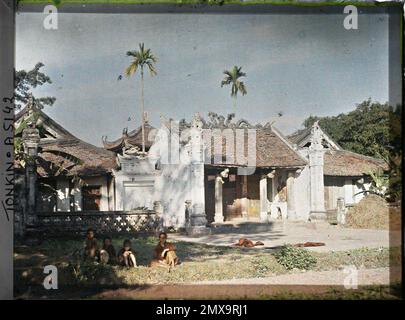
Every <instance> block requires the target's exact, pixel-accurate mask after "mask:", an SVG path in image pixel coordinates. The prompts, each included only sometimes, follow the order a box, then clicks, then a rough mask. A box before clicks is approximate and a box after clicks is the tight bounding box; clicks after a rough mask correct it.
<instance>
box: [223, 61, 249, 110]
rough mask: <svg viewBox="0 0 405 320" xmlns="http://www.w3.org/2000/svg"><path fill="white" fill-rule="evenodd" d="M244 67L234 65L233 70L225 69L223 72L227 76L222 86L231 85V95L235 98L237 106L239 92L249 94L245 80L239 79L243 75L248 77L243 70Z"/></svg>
mask: <svg viewBox="0 0 405 320" xmlns="http://www.w3.org/2000/svg"><path fill="white" fill-rule="evenodd" d="M241 70H242V67H238V66H234V67H233V68H232V69H231V70H225V71H224V72H223V73H224V74H225V78H224V79H223V80H222V81H221V88H222V87H223V86H227V85H231V97H232V98H233V99H234V100H233V106H234V108H236V98H237V96H238V92H240V93H241V94H242V96H244V95H245V94H247V91H246V87H245V84H244V83H243V81H240V80H239V79H240V78H242V77H246V73H244V72H242V71H241Z"/></svg>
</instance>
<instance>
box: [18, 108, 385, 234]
mask: <svg viewBox="0 0 405 320" xmlns="http://www.w3.org/2000/svg"><path fill="white" fill-rule="evenodd" d="M34 111H35V112H34ZM34 115H35V117H34ZM23 121H25V122H27V123H28V122H29V123H30V125H29V126H28V127H27V128H26V129H25V130H24V131H23V132H22V133H17V134H16V136H17V137H18V134H20V135H21V137H22V141H23V145H24V148H25V151H26V152H27V153H29V152H30V154H34V155H36V158H37V161H36V165H35V171H36V177H33V175H32V172H31V174H30V173H29V168H26V178H25V182H26V185H27V189H29V190H30V189H32V188H35V190H37V192H36V193H35V200H33V198H32V197H34V195H31V198H30V199H31V203H30V204H29V205H28V207H30V206H34V207H35V209H32V210H30V211H31V213H30V214H34V215H35V214H41V213H48V215H47V219H48V220H49V219H50V218H49V217H50V215H49V213H52V212H56V213H72V212H75V213H77V214H79V213H83V214H82V217H85V215H86V214H91V213H94V212H104V213H106V214H107V213H108V215H109V218H108V219H110V218H111V215H117V216H118V215H120V219H121V218H122V217H123V216H122V214H130V213H133V212H139V211H144V212H149V213H151V212H155V213H157V215H158V216H159V219H160V223H161V226H162V227H174V228H183V227H185V228H186V229H187V230H189V231H190V232H191V233H197V234H198V233H204V232H207V227H209V226H210V225H217V224H222V223H226V222H229V221H235V222H238V221H253V222H258V223H268V222H270V221H272V220H277V219H291V220H303V221H308V220H317V219H325V218H326V215H327V212H334V211H336V207H337V200H338V199H339V198H340V199H343V200H344V202H345V203H346V204H347V205H352V204H354V203H357V202H358V201H360V199H361V198H362V197H363V193H361V191H364V190H368V189H369V188H370V185H371V183H372V182H371V179H370V177H369V173H370V172H371V171H375V170H377V169H379V168H382V169H386V167H385V165H384V162H383V161H381V160H378V159H374V158H371V157H366V156H363V155H360V154H356V153H353V152H349V151H346V150H344V149H343V148H341V147H340V146H339V145H338V144H337V143H335V142H334V141H333V140H332V139H331V138H330V137H329V136H328V135H327V133H325V132H324V131H323V130H322V129H321V128H320V126H319V125H318V123H315V124H314V125H313V126H312V127H311V128H308V129H304V130H300V131H297V132H296V133H294V134H292V135H290V136H288V137H286V136H284V135H283V134H282V133H281V132H280V131H278V130H277V129H276V128H275V127H274V125H272V124H270V123H268V124H265V125H260V124H259V125H252V124H250V123H249V122H248V121H245V120H239V121H237V122H234V121H233V116H231V117H228V119H227V120H226V121H225V118H224V117H218V118H217V120H216V121H206V120H204V119H203V118H202V117H201V116H200V115H198V114H196V115H195V116H194V118H193V119H192V121H190V122H186V121H185V120H183V121H181V122H176V121H173V120H166V119H164V118H162V119H161V125H160V127H159V128H153V127H152V126H151V125H149V123H146V124H145V137H146V142H145V150H146V152H145V153H143V152H142V151H141V150H142V132H141V128H139V129H136V130H133V131H131V132H128V131H127V130H126V129H125V130H124V131H123V133H122V137H121V138H119V139H116V140H114V141H108V139H107V137H102V142H103V147H96V146H93V145H91V144H89V143H86V142H84V141H82V140H80V139H78V138H77V137H75V136H74V135H72V134H71V133H69V132H68V131H67V130H66V129H64V128H62V127H61V126H60V125H59V124H57V123H56V122H55V121H54V120H52V119H51V118H50V117H49V116H47V115H46V114H45V113H44V112H42V111H40V110H35V108H34V107H33V106H32V104H31V105H30V104H28V105H27V107H26V108H24V109H23V110H22V111H21V112H20V113H19V114H18V115H17V116H16V127H18V126H19V125H21V123H22V122H23ZM29 150H31V151H29ZM31 171H32V170H31ZM27 172H28V173H27ZM28 193H29V191H28ZM31 193H32V192H31ZM33 201H34V204H33V203H32V202H33ZM103 217H104V216H103ZM69 219H70V218H69ZM81 219H82V218H81ZM100 219H101V218H100ZM124 219H127V216H125V217H124ZM127 220H128V219H127ZM138 220H139V219H138ZM138 220H137V221H138ZM128 221H129V220H128ZM100 223H101V222H100ZM102 223H104V224H105V223H107V222H105V221H103V222H102Z"/></svg>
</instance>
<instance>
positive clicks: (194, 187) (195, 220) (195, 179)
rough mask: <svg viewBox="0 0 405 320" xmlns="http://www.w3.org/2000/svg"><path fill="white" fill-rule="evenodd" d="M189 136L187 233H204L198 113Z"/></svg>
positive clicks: (202, 171) (204, 217) (202, 168)
mask: <svg viewBox="0 0 405 320" xmlns="http://www.w3.org/2000/svg"><path fill="white" fill-rule="evenodd" d="M190 138H191V139H190V143H191V163H190V187H191V192H190V195H191V203H192V210H191V214H190V224H189V227H188V228H187V233H189V234H206V233H208V232H209V230H208V228H207V218H206V215H205V190H204V152H203V150H204V145H203V139H202V121H201V118H200V116H199V115H198V114H196V115H195V116H194V120H193V125H192V127H191V137H190Z"/></svg>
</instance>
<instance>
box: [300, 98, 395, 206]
mask: <svg viewBox="0 0 405 320" xmlns="http://www.w3.org/2000/svg"><path fill="white" fill-rule="evenodd" d="M401 119H402V107H401V106H399V105H398V106H396V107H392V106H389V105H388V103H385V104H381V103H378V102H372V101H371V100H370V99H369V100H365V101H363V102H362V103H360V104H358V105H357V106H356V109H355V110H353V111H351V112H349V113H346V114H344V113H341V114H339V115H337V116H332V117H317V116H310V117H308V118H307V119H306V120H305V121H304V126H305V127H306V128H308V127H310V126H312V124H313V123H314V122H315V121H319V125H320V126H321V128H322V129H323V130H324V131H325V132H326V133H328V134H329V135H330V136H331V138H332V139H333V140H335V141H336V142H337V143H338V144H340V145H341V146H342V147H343V148H344V149H346V150H350V151H353V152H357V153H360V154H364V155H367V156H372V157H376V158H380V159H383V160H385V161H386V162H387V164H388V166H389V172H388V177H389V190H388V192H387V193H386V196H387V197H388V198H389V199H390V200H391V201H395V200H398V199H399V198H400V196H401V189H402V188H401V187H402V185H401V180H402V124H401ZM375 174H376V177H377V178H378V179H381V178H382V177H381V176H379V174H380V173H375Z"/></svg>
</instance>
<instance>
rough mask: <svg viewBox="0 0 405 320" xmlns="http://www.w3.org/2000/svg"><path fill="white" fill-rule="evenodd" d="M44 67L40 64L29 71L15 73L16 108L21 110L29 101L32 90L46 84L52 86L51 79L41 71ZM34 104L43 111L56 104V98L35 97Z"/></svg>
mask: <svg viewBox="0 0 405 320" xmlns="http://www.w3.org/2000/svg"><path fill="white" fill-rule="evenodd" d="M43 66H44V64H43V63H42V62H38V63H37V64H36V65H35V67H34V68H33V69H31V70H29V71H25V70H19V71H16V73H15V79H14V85H15V93H14V94H15V106H16V109H17V110H19V109H21V107H22V106H23V105H25V104H26V103H27V101H28V98H29V95H30V93H32V89H34V88H36V87H38V86H42V85H44V84H51V83H52V81H51V78H50V77H49V76H47V75H46V74H45V73H43V72H41V71H40V69H41V68H42V67H43ZM33 100H34V104H35V106H36V107H37V108H38V109H43V108H44V107H45V106H52V105H53V104H54V103H55V100H56V98H55V97H41V98H36V97H33Z"/></svg>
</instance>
